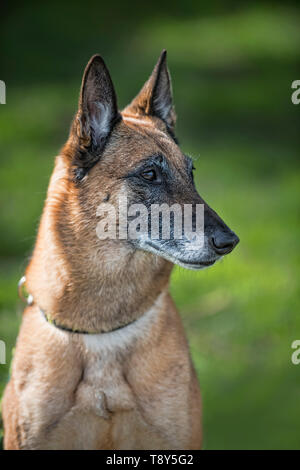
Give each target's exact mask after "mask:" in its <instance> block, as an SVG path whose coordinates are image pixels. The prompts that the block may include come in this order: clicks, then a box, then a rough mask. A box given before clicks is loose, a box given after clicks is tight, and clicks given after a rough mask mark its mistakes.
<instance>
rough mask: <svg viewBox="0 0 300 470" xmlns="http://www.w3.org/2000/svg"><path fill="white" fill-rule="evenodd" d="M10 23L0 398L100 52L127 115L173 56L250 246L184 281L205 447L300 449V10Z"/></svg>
mask: <svg viewBox="0 0 300 470" xmlns="http://www.w3.org/2000/svg"><path fill="white" fill-rule="evenodd" d="M0 21H1V24H0V46H1V60H0V79H1V80H4V81H5V82H6V87H7V104H6V105H0V159H1V160H0V207H1V218H0V256H1V268H0V339H2V340H4V341H5V342H6V347H7V365H0V396H1V395H2V392H3V388H4V386H5V383H6V381H7V379H8V369H9V363H10V359H11V352H12V348H13V346H14V343H15V339H16V335H17V332H18V326H19V323H20V320H21V312H22V308H23V306H22V304H21V302H20V301H19V300H18V298H17V292H16V286H17V281H18V279H19V278H20V277H21V276H22V274H23V271H24V268H25V266H26V263H27V260H28V257H29V256H30V253H31V250H32V247H33V244H34V239H35V235H36V230H37V226H38V221H39V217H40V213H41V210H42V206H43V201H44V199H45V193H46V189H47V184H48V179H49V176H50V174H51V170H52V167H53V159H54V156H55V155H56V154H57V153H58V152H59V149H60V147H61V146H62V144H63V143H64V141H65V139H66V137H67V134H68V129H69V125H70V122H71V118H72V116H73V114H74V112H75V110H76V104H77V96H78V91H79V86H80V81H81V75H82V72H83V68H84V66H85V64H86V62H87V61H88V59H89V57H90V56H91V55H92V54H94V53H96V52H99V53H100V54H101V55H102V56H103V57H104V59H105V60H106V63H107V65H108V67H109V69H110V71H111V74H112V78H113V80H114V83H115V87H116V90H117V93H118V97H119V105H120V107H123V106H125V105H126V103H127V102H128V101H129V100H131V98H132V97H133V96H134V95H135V94H136V92H137V91H138V89H139V88H140V87H141V85H142V84H143V82H144V81H145V80H146V78H147V77H148V75H149V74H150V72H151V70H152V67H153V66H154V63H155V62H156V60H157V57H158V55H159V53H160V51H161V50H162V49H163V48H167V49H168V61H169V67H170V70H171V74H172V78H173V89H174V96H175V104H176V110H177V114H178V126H177V134H178V137H179V139H180V142H181V145H182V148H183V150H184V151H185V152H186V153H189V154H190V155H192V156H193V157H194V158H195V159H196V163H195V166H196V173H195V176H196V182H197V187H198V190H199V192H200V194H201V195H202V196H203V197H204V198H205V199H206V200H207V202H208V203H209V204H210V205H211V206H212V207H214V209H215V210H216V211H217V212H218V213H219V214H220V215H221V216H222V217H223V218H224V219H225V221H226V222H227V223H228V224H229V225H230V227H231V228H232V229H233V230H235V231H236V233H237V234H238V235H239V236H240V239H241V242H240V244H239V246H238V247H237V249H236V250H235V251H234V252H233V253H232V254H231V255H230V256H228V257H226V259H224V260H223V261H222V262H220V263H218V264H217V265H216V266H214V267H213V268H211V269H207V270H204V271H202V272H199V273H195V272H189V271H185V270H184V269H180V268H176V269H175V271H174V274H173V276H172V281H171V291H172V293H173V295H174V297H175V301H176V303H177V305H178V308H179V310H180V311H181V313H182V317H183V321H184V324H185V327H186V331H187V335H188V338H189V342H190V347H191V351H192V356H193V360H194V363H195V366H196V369H197V372H198V375H199V380H200V384H201V387H202V393H203V402H204V436H205V438H204V447H205V448H206V449H261V448H264V449H287V448H298V449H299V448H300V364H299V365H298V366H297V365H293V364H292V362H291V354H292V352H293V350H292V348H291V344H292V342H293V341H294V340H295V339H300V309H299V298H300V297H299V249H298V244H299V193H300V185H299V183H300V181H299V179H300V178H299V176H300V168H299V116H300V105H298V106H295V105H293V104H292V102H291V93H292V89H291V83H292V81H294V80H296V79H300V67H299V65H300V28H299V24H300V11H299V9H298V8H297V3H296V2H295V3H292V2H281V3H279V2H278V3H267V2H262V1H256V2H255V1H254V2H241V3H240V4H238V3H235V2H215V1H210V2H199V1H192V0H185V1H184V2H175V1H172V2H171V1H164V2H162V1H160V2H155V1H151V2H145V3H143V2H136V1H131V2H125V1H124V2H120V1H115V2H106V3H104V2H101V1H100V0H98V1H96V2H91V1H89V0H86V1H85V2H80V3H77V2H58V1H56V0H54V1H52V2H49V3H46V2H33V1H29V2H26V3H25V2H22V3H21V2H20V3H19V2H14V7H12V6H9V5H8V4H6V5H1V19H0Z"/></svg>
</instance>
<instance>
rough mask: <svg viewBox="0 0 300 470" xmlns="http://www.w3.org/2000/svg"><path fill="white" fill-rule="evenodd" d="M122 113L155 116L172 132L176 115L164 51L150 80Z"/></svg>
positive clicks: (165, 52)
mask: <svg viewBox="0 0 300 470" xmlns="http://www.w3.org/2000/svg"><path fill="white" fill-rule="evenodd" d="M124 112H128V113H130V114H135V115H148V116H156V117H158V118H160V119H162V120H163V121H164V122H165V124H166V125H167V127H168V128H169V129H170V130H171V131H172V132H173V131H174V127H175V121H176V115H175V110H174V106H173V95H172V84H171V78H170V74H169V70H168V66H167V51H166V50H163V51H162V53H161V55H160V57H159V59H158V62H157V64H156V66H155V67H154V70H153V72H152V74H151V75H150V78H149V79H148V81H147V82H146V83H145V85H144V86H143V88H142V89H141V91H140V92H139V94H138V95H137V96H136V97H135V98H134V99H133V101H132V102H131V103H130V104H129V105H128V106H127V107H126V108H125V109H124Z"/></svg>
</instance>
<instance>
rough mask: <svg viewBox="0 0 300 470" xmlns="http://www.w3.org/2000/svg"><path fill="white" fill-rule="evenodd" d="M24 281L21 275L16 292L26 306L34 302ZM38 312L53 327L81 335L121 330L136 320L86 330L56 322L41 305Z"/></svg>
mask: <svg viewBox="0 0 300 470" xmlns="http://www.w3.org/2000/svg"><path fill="white" fill-rule="evenodd" d="M25 283H26V276H22V277H21V279H20V280H19V282H18V294H19V297H20V299H21V300H22V301H23V302H25V303H26V304H27V305H28V306H30V305H33V304H34V299H33V296H32V295H31V294H28V293H27V291H26V288H25ZM37 307H38V309H39V311H40V313H41V314H42V315H43V317H44V319H45V320H46V321H47V322H48V323H50V324H51V325H53V326H55V328H58V329H59V330H62V331H67V332H69V333H75V334H81V335H99V334H103V333H112V332H113V331H117V330H121V329H122V328H125V327H126V326H128V325H131V324H132V323H134V322H135V321H136V320H132V321H130V322H129V323H126V324H125V325H121V326H117V327H116V328H113V329H111V330H100V331H86V330H78V329H76V328H74V329H73V328H69V327H67V326H65V325H61V324H59V323H57V321H56V320H54V319H53V318H51V315H49V314H47V313H46V312H45V311H44V310H43V309H42V308H41V307H39V306H37Z"/></svg>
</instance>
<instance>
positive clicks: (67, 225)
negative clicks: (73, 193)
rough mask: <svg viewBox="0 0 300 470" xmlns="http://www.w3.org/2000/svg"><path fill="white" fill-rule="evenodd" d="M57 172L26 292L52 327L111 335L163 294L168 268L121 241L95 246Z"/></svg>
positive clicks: (94, 241) (45, 210)
mask: <svg viewBox="0 0 300 470" xmlns="http://www.w3.org/2000/svg"><path fill="white" fill-rule="evenodd" d="M58 170H59V169H58V168H56V171H55V172H54V175H53V177H52V180H51V183H50V186H49V190H48V197H47V201H46V204H45V208H44V212H43V216H42V220H41V224H40V228H39V232H38V237H37V242H36V246H35V249H34V253H33V257H32V259H31V262H30V264H29V266H28V268H27V271H26V287H27V290H28V292H29V293H30V294H32V295H33V297H34V301H35V303H36V304H37V305H38V306H39V307H40V308H41V309H43V311H44V312H45V313H46V315H47V316H48V317H50V318H51V319H52V320H54V321H55V323H57V324H58V325H63V326H64V327H66V328H69V329H71V330H83V331H87V332H91V333H94V332H101V331H111V330H113V329H116V328H119V327H121V326H123V325H126V324H128V323H130V322H132V321H134V320H136V319H137V318H139V317H140V316H141V315H142V314H143V313H144V312H145V311H146V310H147V309H148V308H149V307H150V306H151V305H152V304H153V302H154V301H155V299H156V298H157V297H158V295H159V293H160V292H162V291H163V290H166V289H167V287H168V280H169V277H170V273H171V270H172V264H171V263H169V262H167V261H165V260H163V259H162V258H159V257H157V256H155V255H152V254H150V253H146V252H143V251H140V250H138V251H137V250H135V249H133V248H132V247H131V246H130V245H128V244H127V243H126V242H124V241H118V240H107V241H106V240H105V241H100V240H98V239H97V238H95V234H94V233H93V234H91V233H87V232H86V231H85V230H86V229H85V227H80V220H79V217H78V214H76V207H75V206H74V204H72V203H71V202H70V199H69V198H68V194H69V189H68V188H67V185H68V183H67V181H66V179H64V178H63V177H61V176H58V172H59V171H58ZM77 219H78V220H77Z"/></svg>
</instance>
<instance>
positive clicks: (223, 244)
mask: <svg viewBox="0 0 300 470" xmlns="http://www.w3.org/2000/svg"><path fill="white" fill-rule="evenodd" d="M239 241H240V239H239V237H238V236H237V235H236V234H235V233H234V232H232V231H231V230H230V231H226V232H224V231H223V230H220V231H219V230H218V231H217V232H216V233H214V234H213V236H212V237H211V244H212V246H213V249H214V250H215V252H216V253H218V255H227V254H228V253H230V252H231V251H232V250H233V248H234V247H235V246H236V245H237V244H238V242H239Z"/></svg>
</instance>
